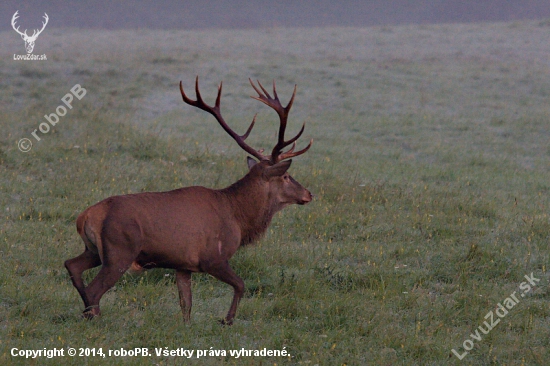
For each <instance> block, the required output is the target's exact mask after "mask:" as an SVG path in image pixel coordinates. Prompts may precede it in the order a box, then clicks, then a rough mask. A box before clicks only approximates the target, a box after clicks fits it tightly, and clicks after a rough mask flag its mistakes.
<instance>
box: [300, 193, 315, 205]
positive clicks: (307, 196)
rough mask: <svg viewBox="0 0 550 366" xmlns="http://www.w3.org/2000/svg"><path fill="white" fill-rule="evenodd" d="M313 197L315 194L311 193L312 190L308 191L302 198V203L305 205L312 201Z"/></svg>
mask: <svg viewBox="0 0 550 366" xmlns="http://www.w3.org/2000/svg"><path fill="white" fill-rule="evenodd" d="M312 199H313V195H312V194H311V192H310V191H307V193H306V194H305V195H304V197H303V198H302V202H301V203H302V205H305V204H306V203H309V202H311V200H312Z"/></svg>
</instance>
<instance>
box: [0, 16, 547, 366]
mask: <svg viewBox="0 0 550 366" xmlns="http://www.w3.org/2000/svg"><path fill="white" fill-rule="evenodd" d="M549 37H550V22H518V23H500V24H469V25H437V26H407V27H381V28H367V29H353V28H326V29H315V28H311V29H276V28H275V29H265V30H246V31H237V30H231V31H222V30H209V31H175V32H168V31H149V30H137V31H133V32H132V31H116V32H102V31H82V30H59V29H53V28H52V29H50V30H46V32H44V34H42V35H41V36H40V38H39V39H38V41H37V44H36V47H35V51H34V53H35V54H44V53H45V54H46V55H47V57H48V60H47V61H35V62H28V61H27V62H24V61H14V60H13V56H12V54H14V53H16V54H21V53H23V52H24V48H23V42H22V41H21V39H20V37H19V36H17V35H16V34H15V32H13V31H12V32H3V33H0V40H1V42H2V45H3V47H2V49H1V50H0V54H1V56H2V57H1V58H0V107H1V111H2V113H1V114H0V130H1V134H0V164H1V165H0V187H1V188H0V209H1V211H0V254H1V258H2V269H1V270H0V364H3V365H8V364H29V363H32V361H31V360H25V359H24V358H22V357H13V356H12V355H11V350H12V348H18V349H34V350H38V349H44V348H46V349H52V348H56V347H57V348H67V347H74V348H77V349H78V348H81V347H84V348H85V347H88V348H96V349H98V348H102V349H103V351H104V352H106V351H107V350H109V349H111V350H120V349H121V348H124V349H127V350H128V349H134V348H135V347H140V348H141V347H147V348H149V350H150V352H153V350H154V348H164V347H168V349H177V348H185V349H192V350H201V349H202V350H210V349H213V350H227V351H228V350H240V349H242V348H244V349H252V350H254V349H263V348H267V349H274V350H282V349H283V348H284V349H285V350H286V351H288V353H289V354H290V355H291V356H290V357H263V358H262V357H241V358H239V359H236V358H234V357H230V356H229V355H228V356H226V357H223V356H221V357H202V358H200V359H197V358H196V357H195V358H193V359H191V360H189V364H200V365H219V364H227V365H233V364H238V365H241V364H242V365H258V364H263V365H287V364H288V365H309V366H313V365H344V364H345V365H367V364H369V365H370V364H372V365H446V364H451V365H453V364H456V365H458V364H465V365H546V364H547V362H548V359H550V324H549V317H550V304H549V298H550V290H549V288H548V279H549V277H550V274H549V272H548V266H549V265H550V252H549V248H548V244H549V241H548V240H549V233H550V217H549V213H550V212H549V211H550V196H549V193H550V174H549V167H550V164H549V160H550V147H549V140H550V61H549V58H548V55H550V42H548V39H549ZM196 75H199V76H200V80H201V91H202V93H203V96H204V98H205V99H206V100H207V101H209V102H211V103H212V102H213V100H214V97H215V93H216V85H217V83H219V81H221V80H223V82H224V94H223V97H222V111H223V113H224V116H225V118H226V120H227V121H228V123H229V124H230V125H231V126H233V127H234V128H235V129H236V130H237V131H244V129H245V128H246V126H247V125H248V124H249V123H250V121H251V119H252V117H253V115H254V114H255V113H256V112H259V115H258V123H257V126H256V127H255V130H254V131H253V133H252V135H251V137H250V138H249V140H247V141H250V144H252V145H253V146H257V147H262V146H263V147H266V148H269V147H271V146H272V144H273V141H274V138H275V134H276V127H275V126H276V123H277V120H276V118H275V113H273V111H271V110H270V109H269V108H267V107H265V106H263V105H262V104H260V103H258V102H257V101H254V100H252V99H251V98H249V97H248V96H249V95H253V90H252V88H251V87H250V85H249V84H248V80H247V79H248V78H249V77H251V78H252V79H259V80H260V81H262V82H263V83H264V85H266V84H267V85H269V84H270V82H271V80H272V79H276V81H277V86H278V91H279V95H280V97H281V99H283V101H286V100H288V98H289V97H290V94H291V90H292V88H293V86H294V84H297V85H298V92H297V96H296V101H295V104H294V107H293V110H292V113H291V115H290V116H291V117H290V122H289V135H290V134H291V133H293V132H294V133H295V132H296V131H297V130H298V129H299V127H300V126H301V124H302V122H304V121H305V122H306V131H305V133H304V137H303V139H302V140H303V142H302V143H303V144H305V143H306V142H307V141H308V140H309V138H314V139H315V142H314V144H313V147H312V148H311V150H310V151H309V152H308V153H307V154H305V155H303V156H300V157H299V158H296V159H295V161H294V163H293V166H292V168H291V173H292V174H293V176H294V177H295V178H296V179H297V180H298V181H300V182H301V183H302V184H303V185H304V186H306V187H308V188H309V189H310V190H311V191H312V192H313V193H314V194H315V195H316V198H315V200H314V201H313V202H312V203H311V204H309V205H307V206H303V207H302V206H300V207H298V206H293V207H290V208H287V209H285V210H284V211H282V212H281V213H279V214H278V215H277V216H276V217H275V219H274V221H273V223H272V225H271V227H270V229H269V230H268V233H267V235H266V236H265V238H263V239H262V240H261V241H260V242H259V243H257V245H255V246H252V247H247V248H244V249H243V250H241V251H239V252H238V253H237V255H236V256H235V257H234V258H233V259H232V260H231V263H232V266H233V268H234V269H235V270H236V272H237V273H238V274H239V275H240V276H241V277H243V279H244V280H245V283H246V287H247V291H246V295H245V298H244V299H243V301H242V302H241V304H240V307H239V311H238V313H237V318H236V322H235V325H233V326H232V327H221V326H219V325H218V323H217V319H219V318H221V317H222V316H223V315H225V313H226V312H227V309H228V307H229V304H230V301H231V296H232V290H231V288H230V287H229V286H227V285H225V284H223V283H221V282H219V281H217V280H215V279H213V278H210V277H209V276H207V275H201V274H196V275H194V277H193V280H194V292H193V294H194V299H193V300H194V308H193V313H192V317H193V321H192V323H191V324H189V325H185V324H183V321H182V316H181V313H180V309H179V306H178V301H177V290H176V285H175V281H174V273H173V272H171V271H168V270H160V269H159V270H151V271H148V272H146V273H145V274H142V275H130V274H126V275H124V277H123V278H122V279H121V280H120V281H119V283H117V285H116V287H115V288H113V289H112V290H110V291H109V292H108V293H107V294H106V295H105V296H104V297H103V300H102V312H103V315H102V317H101V318H98V319H95V320H93V321H85V320H82V319H81V317H80V314H81V311H82V310H83V304H82V303H81V299H80V297H79V295H78V293H77V291H76V290H75V289H74V288H73V286H72V284H71V282H70V279H69V276H68V274H67V272H66V270H65V268H64V267H63V262H64V261H65V260H66V259H68V258H71V257H74V256H76V255H78V254H79V253H80V252H81V251H82V250H83V243H82V242H81V240H80V238H79V236H78V235H77V233H76V230H75V223H74V222H75V219H76V217H77V216H78V214H79V213H80V212H81V211H83V210H84V209H85V208H86V207H88V206H89V205H91V204H93V203H95V202H97V201H99V200H101V199H103V198H106V197H108V196H111V195H116V194H126V193H133V192H142V191H162V190H170V189H174V188H178V187H182V186H188V185H204V186H207V187H213V188H222V187H225V186H227V185H229V184H231V183H232V182H234V181H235V180H237V179H238V178H240V177H241V176H242V175H244V174H245V172H246V163H245V157H246V155H245V153H244V152H243V151H242V150H241V149H240V148H239V147H238V146H237V145H236V144H235V143H234V142H233V141H232V140H231V138H229V136H227V135H226V134H225V133H224V132H223V131H222V129H221V128H220V127H219V126H218V125H217V123H216V122H215V121H214V119H213V118H212V117H211V116H209V115H207V114H206V113H204V112H201V111H196V110H194V109H193V108H191V107H189V106H187V105H185V104H184V103H183V102H182V101H181V96H180V95H179V90H178V86H177V84H178V82H179V81H180V80H183V83H184V87H185V88H186V89H188V90H189V91H192V86H193V81H194V78H195V76H196ZM75 84H80V85H81V86H82V87H83V88H85V89H86V91H87V93H86V95H85V96H84V97H83V98H82V99H81V100H77V99H76V98H75V100H74V101H73V109H71V110H69V111H68V112H67V115H65V116H64V117H61V118H60V122H59V123H58V124H57V125H56V126H55V127H52V128H51V130H50V131H49V132H48V133H46V134H42V133H40V132H38V136H39V137H40V138H41V141H36V140H35V139H34V137H32V136H31V132H32V131H33V130H35V129H37V128H38V127H39V124H40V123H42V122H45V119H44V117H43V116H44V115H45V114H50V113H53V112H55V110H56V107H57V106H59V105H62V102H61V98H62V97H63V96H64V95H65V94H66V93H69V92H70V89H71V88H72V87H73V86H74V85H75ZM191 94H192V93H191ZM21 138H29V139H31V141H33V143H34V146H33V147H32V150H31V151H30V152H27V153H23V152H21V151H19V149H18V147H17V142H18V141H19V140H20V139H21ZM302 146H303V145H302ZM90 272H91V273H90V274H89V275H88V276H87V277H86V278H87V280H88V281H89V280H90V279H91V278H92V277H93V275H94V274H95V273H96V272H97V270H92V271H90ZM531 273H533V274H534V276H535V277H536V278H538V279H540V282H539V283H538V284H537V286H536V287H534V288H532V289H531V290H530V291H528V292H525V293H523V294H524V295H525V296H524V297H521V298H519V300H520V301H519V302H518V303H517V305H516V306H514V307H513V308H512V309H510V310H509V313H508V314H507V315H506V316H504V317H503V318H502V319H500V323H499V324H497V325H496V326H495V327H494V329H492V331H490V332H489V333H488V334H483V333H479V334H480V336H481V339H480V340H475V339H474V338H472V337H471V336H470V334H474V335H475V331H476V329H478V327H479V326H483V324H484V323H483V322H484V321H487V319H486V318H485V316H486V314H488V313H489V312H491V311H495V310H496V309H498V304H499V303H502V302H503V301H504V300H505V299H506V298H508V297H509V296H510V295H511V294H512V293H514V291H515V292H516V293H517V294H521V293H522V290H520V288H519V286H520V284H521V283H522V282H524V281H525V278H524V276H525V275H531ZM495 317H496V316H495ZM466 340H470V341H469V342H471V344H473V349H471V351H469V354H467V355H466V356H465V357H464V358H463V359H462V360H461V361H459V359H458V357H456V356H455V355H454V354H453V352H452V351H451V350H452V349H455V350H456V352H457V353H458V354H464V352H465V349H464V346H463V344H466V346H467V347H469V345H470V343H468V342H466V343H464V342H465V341H466ZM186 362H188V361H187V359H185V358H178V357H165V356H161V357H157V356H156V355H153V356H151V357H146V358H141V357H125V358H122V357H119V358H116V357H106V358H104V359H103V358H99V357H91V356H90V357H84V358H82V357H74V358H70V357H64V358H63V359H59V358H53V359H47V358H40V359H35V360H34V363H32V364H48V365H57V364H60V363H63V364H75V365H81V364H92V365H94V364H117V365H118V364H125V365H126V364H127V365H134V364H135V365H137V364H145V365H147V364H159V365H173V364H183V363H186Z"/></svg>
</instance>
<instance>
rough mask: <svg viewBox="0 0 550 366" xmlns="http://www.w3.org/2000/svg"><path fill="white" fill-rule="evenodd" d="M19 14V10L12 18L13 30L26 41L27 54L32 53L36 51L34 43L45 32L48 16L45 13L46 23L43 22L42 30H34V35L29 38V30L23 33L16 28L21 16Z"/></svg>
mask: <svg viewBox="0 0 550 366" xmlns="http://www.w3.org/2000/svg"><path fill="white" fill-rule="evenodd" d="M17 13H19V10H18V11H16V12H15V14H13V18H11V26H12V27H13V29H14V30H15V31H16V32H17V33H19V34H20V35H21V38H23V41H25V49H26V50H27V53H29V54H30V53H32V50H33V49H34V42H36V39H37V38H38V36H39V35H40V33H42V31H43V30H44V28H46V24H48V20H49V18H48V14H46V13H44V17H43V18H44V22H42V29H40V30H38V29H35V30H33V33H32V36H29V35H28V34H27V30H26V29H25V31H24V32H21V31H20V30H19V27H17V28H16V27H15V21H16V20H17V18H19V15H18V14H17Z"/></svg>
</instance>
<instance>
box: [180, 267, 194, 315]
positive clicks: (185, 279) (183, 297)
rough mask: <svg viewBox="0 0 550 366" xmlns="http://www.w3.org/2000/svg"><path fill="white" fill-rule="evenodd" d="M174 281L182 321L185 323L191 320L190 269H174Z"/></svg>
mask: <svg viewBox="0 0 550 366" xmlns="http://www.w3.org/2000/svg"><path fill="white" fill-rule="evenodd" d="M176 283H177V285H178V293H179V297H180V307H181V312H182V314H183V321H184V322H186V323H187V322H189V321H190V320H191V306H192V302H193V296H192V294H191V271H186V270H181V271H176Z"/></svg>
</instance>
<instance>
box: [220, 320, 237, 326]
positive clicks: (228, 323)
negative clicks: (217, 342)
mask: <svg viewBox="0 0 550 366" xmlns="http://www.w3.org/2000/svg"><path fill="white" fill-rule="evenodd" d="M218 322H219V323H220V324H221V325H222V326H226V325H233V319H230V320H228V319H220V320H218Z"/></svg>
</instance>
